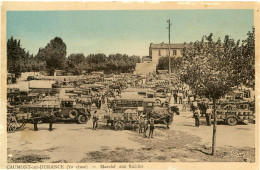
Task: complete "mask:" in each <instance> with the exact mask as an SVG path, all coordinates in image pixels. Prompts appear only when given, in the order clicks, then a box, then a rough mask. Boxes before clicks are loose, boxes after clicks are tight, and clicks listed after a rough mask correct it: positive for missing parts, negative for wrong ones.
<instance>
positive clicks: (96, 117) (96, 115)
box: [92, 111, 99, 130]
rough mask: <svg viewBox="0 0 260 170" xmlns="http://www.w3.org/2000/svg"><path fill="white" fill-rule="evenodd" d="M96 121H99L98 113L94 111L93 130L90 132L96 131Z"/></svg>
mask: <svg viewBox="0 0 260 170" xmlns="http://www.w3.org/2000/svg"><path fill="white" fill-rule="evenodd" d="M98 119H99V116H98V113H97V111H95V112H94V114H93V128H92V130H96V129H97V127H98Z"/></svg>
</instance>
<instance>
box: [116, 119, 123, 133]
mask: <svg viewBox="0 0 260 170" xmlns="http://www.w3.org/2000/svg"><path fill="white" fill-rule="evenodd" d="M114 127H115V130H116V131H118V130H124V129H125V124H124V123H123V122H121V121H118V122H116V123H115V125H114Z"/></svg>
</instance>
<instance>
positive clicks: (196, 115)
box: [194, 107, 200, 127]
mask: <svg viewBox="0 0 260 170" xmlns="http://www.w3.org/2000/svg"><path fill="white" fill-rule="evenodd" d="M194 118H195V127H199V126H200V109H199V107H196V108H195V110H194Z"/></svg>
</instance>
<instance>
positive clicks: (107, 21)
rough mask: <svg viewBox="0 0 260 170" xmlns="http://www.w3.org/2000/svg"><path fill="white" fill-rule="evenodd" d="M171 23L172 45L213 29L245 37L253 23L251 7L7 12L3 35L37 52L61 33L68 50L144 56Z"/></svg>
mask: <svg viewBox="0 0 260 170" xmlns="http://www.w3.org/2000/svg"><path fill="white" fill-rule="evenodd" d="M168 19H170V20H171V22H172V26H171V43H184V42H191V41H196V40H201V38H202V36H203V35H209V34H210V33H213V35H214V38H215V39H217V38H218V37H220V38H221V39H222V40H223V38H224V36H225V35H230V36H231V38H233V39H235V40H238V39H246V37H247V32H248V31H251V30H252V27H253V26H254V11H253V10H248V9H246V10H243V9H241V10H238V9H233V10H220V9H217V10H113V11H112V10H103V11H102V10H99V11H95V10H94V11H93V10H91V11H8V12H7V39H9V38H11V37H12V36H13V37H14V38H15V39H20V41H21V45H22V47H23V48H25V50H26V51H29V52H30V54H34V55H36V54H37V52H38V50H39V48H40V47H41V48H44V47H45V46H46V45H47V43H49V42H50V40H51V39H54V38H55V37H60V38H62V40H63V41H64V42H65V44H66V46H67V56H68V55H69V54H71V53H83V54H84V55H85V56H87V55H88V54H95V53H104V54H106V55H109V54H115V53H122V54H128V55H139V56H146V55H149V45H150V43H154V44H156V43H161V42H165V43H168V29H167V28H166V27H167V26H168V25H167V24H168V23H167V20H168Z"/></svg>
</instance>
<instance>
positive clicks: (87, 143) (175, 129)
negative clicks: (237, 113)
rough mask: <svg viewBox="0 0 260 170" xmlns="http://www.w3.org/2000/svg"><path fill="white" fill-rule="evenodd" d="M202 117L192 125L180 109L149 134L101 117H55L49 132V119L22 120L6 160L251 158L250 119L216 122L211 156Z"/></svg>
mask: <svg viewBox="0 0 260 170" xmlns="http://www.w3.org/2000/svg"><path fill="white" fill-rule="evenodd" d="M203 119H204V118H203ZM204 123H205V121H204V120H203V121H202V125H201V126H200V127H199V128H197V127H194V119H193V118H192V117H191V113H190V112H182V113H181V115H179V116H175V117H174V123H173V124H172V125H171V127H170V129H169V130H167V129H165V125H157V126H156V129H155V132H154V138H153V139H149V138H143V136H142V134H138V133H137V132H135V131H132V130H124V131H115V130H113V129H111V128H110V127H106V126H105V124H104V123H100V128H99V129H98V130H96V131H94V130H92V129H91V126H92V121H91V120H90V121H89V122H88V123H87V124H83V125H82V124H80V125H79V124H68V123H67V124H65V123H57V124H54V131H52V132H49V131H48V124H40V125H39V131H36V132H35V131H33V125H32V124H27V125H26V126H25V128H24V129H23V130H21V131H16V132H14V133H8V162H46V163H49V162H70V163H75V162H76V163H77V162H133V161H135V162H149V161H152V162H164V161H167V162H169V161H170V162H179V161H181V162H194V161H209V162H212V161H239V162H242V161H247V162H248V161H250V162H253V161H254V159H255V154H254V152H255V149H254V135H255V134H254V127H255V126H254V124H249V125H243V124H241V125H237V126H227V125H218V129H217V156H215V157H213V156H211V155H210V153H211V138H212V126H211V127H208V126H205V124H204ZM227 158H228V159H227Z"/></svg>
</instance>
